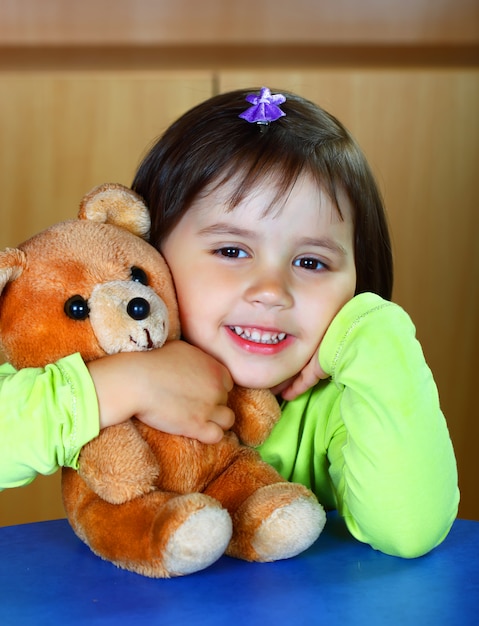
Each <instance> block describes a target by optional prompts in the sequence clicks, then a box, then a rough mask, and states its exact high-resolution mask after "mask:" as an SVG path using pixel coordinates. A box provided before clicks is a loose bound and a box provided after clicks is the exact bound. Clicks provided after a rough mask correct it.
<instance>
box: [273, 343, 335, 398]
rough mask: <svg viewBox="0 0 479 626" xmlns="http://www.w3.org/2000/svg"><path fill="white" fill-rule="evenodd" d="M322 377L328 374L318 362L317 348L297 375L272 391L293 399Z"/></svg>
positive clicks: (326, 376)
mask: <svg viewBox="0 0 479 626" xmlns="http://www.w3.org/2000/svg"><path fill="white" fill-rule="evenodd" d="M324 378H328V374H326V372H325V371H324V370H323V369H322V367H321V365H320V364H319V358H318V350H316V351H315V353H314V354H313V356H312V357H311V359H310V361H309V362H308V363H307V364H306V365H305V366H304V368H303V369H302V370H301V372H300V373H299V374H298V375H297V376H295V377H294V378H292V379H290V380H289V381H286V382H285V383H283V385H282V386H281V388H277V389H275V390H273V391H274V393H279V394H280V395H281V397H282V398H283V399H284V400H294V399H295V398H297V397H298V396H300V395H301V394H302V393H304V392H305V391H307V390H308V389H310V388H311V387H314V385H315V384H316V383H317V382H318V381H320V380H322V379H324Z"/></svg>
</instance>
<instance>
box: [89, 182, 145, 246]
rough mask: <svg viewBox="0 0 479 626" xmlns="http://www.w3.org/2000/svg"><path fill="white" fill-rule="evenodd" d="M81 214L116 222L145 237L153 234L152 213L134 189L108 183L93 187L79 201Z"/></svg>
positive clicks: (107, 222)
mask: <svg viewBox="0 0 479 626" xmlns="http://www.w3.org/2000/svg"><path fill="white" fill-rule="evenodd" d="M78 217H79V219H81V220H91V221H93V222H100V223H102V224H114V225H115V226H120V227H121V228H125V229H126V230H129V231H130V232H132V233H133V234H134V235H138V236H139V237H143V238H144V239H146V238H147V237H148V235H149V233H150V225H151V220H150V214H149V212H148V209H147V208H146V206H145V203H144V202H143V200H142V199H141V198H140V196H139V195H138V194H136V193H135V192H134V191H133V190H132V189H129V188H128V187H125V186H123V185H120V184H118V183H106V184H104V185H99V186H98V187H95V188H94V189H92V190H91V191H90V192H89V193H87V195H86V196H84V198H83V200H82V201H81V203H80V210H79V213H78Z"/></svg>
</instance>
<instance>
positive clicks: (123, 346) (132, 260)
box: [0, 184, 180, 369]
mask: <svg viewBox="0 0 479 626" xmlns="http://www.w3.org/2000/svg"><path fill="white" fill-rule="evenodd" d="M149 227H150V217H149V213H148V210H147V208H146V206H145V205H144V203H143V202H142V200H141V198H140V197H139V196H138V195H136V194H135V193H134V192H133V191H132V190H130V189H128V188H127V187H124V186H122V185H118V184H106V185H101V186H99V187H96V188H95V189H93V190H92V191H91V192H90V193H89V194H87V195H86V196H85V197H84V198H83V200H82V202H81V204H80V211H79V215H78V219H76V220H69V221H66V222H61V223H58V224H55V225H54V226H51V227H50V228H48V229H46V230H44V231H42V232H40V233H38V234H37V235H34V236H33V237H32V238H31V239H29V240H28V241H26V242H25V243H23V244H21V245H20V246H19V247H18V248H7V249H6V250H4V251H3V252H0V344H1V347H2V350H3V352H4V354H5V357H6V358H7V360H8V361H9V362H10V363H11V364H12V365H13V366H14V367H16V368H17V369H19V368H23V367H43V366H45V365H46V364H47V363H51V362H54V361H57V360H58V359H60V358H62V357H64V356H67V355H69V354H73V353H75V352H79V353H80V354H81V355H82V357H83V359H84V360H85V361H91V360H93V359H97V358H99V357H101V356H104V355H107V354H114V353H117V352H125V351H138V350H149V349H153V348H158V347H161V346H162V345H163V344H164V343H165V341H167V340H169V339H174V338H178V337H179V332H180V331H179V319H178V311H177V305H176V296H175V292H174V287H173V282H172V279H171V275H170V272H169V270H168V267H167V265H166V263H165V261H164V259H163V257H162V256H161V254H160V253H159V252H157V250H155V248H153V246H151V245H150V244H149V243H147V241H146V240H145V239H144V238H146V237H147V235H148V232H149Z"/></svg>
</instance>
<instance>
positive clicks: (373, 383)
mask: <svg viewBox="0 0 479 626" xmlns="http://www.w3.org/2000/svg"><path fill="white" fill-rule="evenodd" d="M319 358H320V362H321V365H322V367H323V369H324V370H325V371H327V372H328V373H330V374H331V378H330V379H329V380H326V381H322V382H320V383H319V384H318V385H316V386H315V387H314V388H313V389H310V390H309V391H308V392H307V393H305V394H303V395H302V396H300V397H299V398H297V399H296V400H294V401H292V402H288V403H284V406H283V412H282V417H281V420H280V421H279V423H278V424H277V425H276V427H275V429H274V431H273V433H272V434H271V436H270V437H269V439H268V440H267V441H266V443H265V444H263V446H261V448H260V452H261V454H262V456H263V458H264V459H265V460H267V461H269V462H270V463H271V464H272V465H274V466H275V467H276V468H277V469H278V470H279V471H280V473H281V474H282V475H283V476H284V477H285V478H287V479H288V480H293V481H297V482H301V483H303V484H305V485H307V486H308V487H310V488H311V489H312V490H313V491H314V492H315V493H316V494H317V496H318V498H319V500H320V501H321V502H322V503H323V504H324V505H325V506H326V507H330V508H337V509H338V510H339V512H340V513H341V515H343V516H344V518H345V520H346V524H347V526H348V528H349V529H350V531H351V533H352V534H353V535H354V536H355V537H357V538H358V539H359V540H361V541H364V542H367V543H369V544H371V545H372V546H373V547H374V548H377V549H379V550H382V551H384V552H386V553H389V554H395V555H398V556H404V557H414V556H419V555H420V554H423V553H425V552H427V551H429V550H431V549H432V548H433V547H435V546H436V545H437V544H438V543H440V542H441V541H442V539H444V537H445V536H446V535H447V532H448V530H449V528H450V526H451V525H452V523H453V521H454V519H455V516H456V514H457V505H458V500H459V492H458V488H457V471H456V463H455V458H454V452H453V449H452V445H451V441H450V438H449V434H448V431H447V426H446V423H445V420H444V417H443V415H442V413H441V410H440V407H439V400H438V395H437V390H436V386H435V384H434V381H433V378H432V375H431V372H430V370H429V369H428V367H427V365H426V363H425V361H424V357H423V354H422V351H421V347H420V345H419V344H418V342H417V341H416V339H415V331H414V327H413V325H412V323H411V321H410V319H409V317H408V316H407V315H406V313H405V312H404V311H403V310H402V309H401V308H400V307H398V306H397V305H395V304H392V303H390V302H386V301H384V300H382V299H381V298H379V297H378V296H376V295H373V294H362V295H360V296H356V297H355V298H353V300H351V301H350V302H349V303H348V304H347V305H346V306H345V307H344V308H343V309H342V310H341V311H340V312H339V314H338V315H337V316H336V318H335V319H334V320H333V322H332V324H331V326H330V328H329V329H328V331H327V333H326V335H325V337H324V340H323V342H322V344H321V348H320V352H319ZM98 429H99V416H98V405H97V400H96V394H95V389H94V386H93V382H92V380H91V378H90V375H89V373H88V370H87V368H86V367H85V365H84V363H83V361H82V360H81V358H80V357H79V355H73V356H70V357H67V358H65V359H62V360H60V361H59V362H58V363H56V364H53V365H49V366H47V367H46V368H45V369H24V370H21V371H19V372H16V371H15V370H14V369H13V368H12V367H11V366H10V365H8V364H5V365H3V366H1V367H0V489H2V488H6V487H16V486H19V485H24V484H27V483H29V482H31V481H32V480H33V479H34V478H35V476H36V475H37V474H50V473H53V472H54V471H55V470H57V469H58V467H61V466H63V465H66V466H70V467H76V466H77V459H78V454H79V451H80V449H81V447H82V446H83V445H84V444H85V443H86V442H87V441H89V440H90V439H92V438H94V437H95V436H96V435H97V434H98Z"/></svg>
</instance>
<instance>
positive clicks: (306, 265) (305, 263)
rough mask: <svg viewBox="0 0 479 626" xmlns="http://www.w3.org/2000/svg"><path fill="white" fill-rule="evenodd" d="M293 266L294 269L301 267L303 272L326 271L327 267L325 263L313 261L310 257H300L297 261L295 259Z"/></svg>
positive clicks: (317, 260)
mask: <svg viewBox="0 0 479 626" xmlns="http://www.w3.org/2000/svg"><path fill="white" fill-rule="evenodd" d="M293 265H294V266H295V267H301V268H303V269H305V270H313V271H318V270H323V269H327V266H326V265H325V263H323V262H322V261H320V260H319V259H314V258H311V257H301V258H299V259H295V260H294V262H293Z"/></svg>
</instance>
